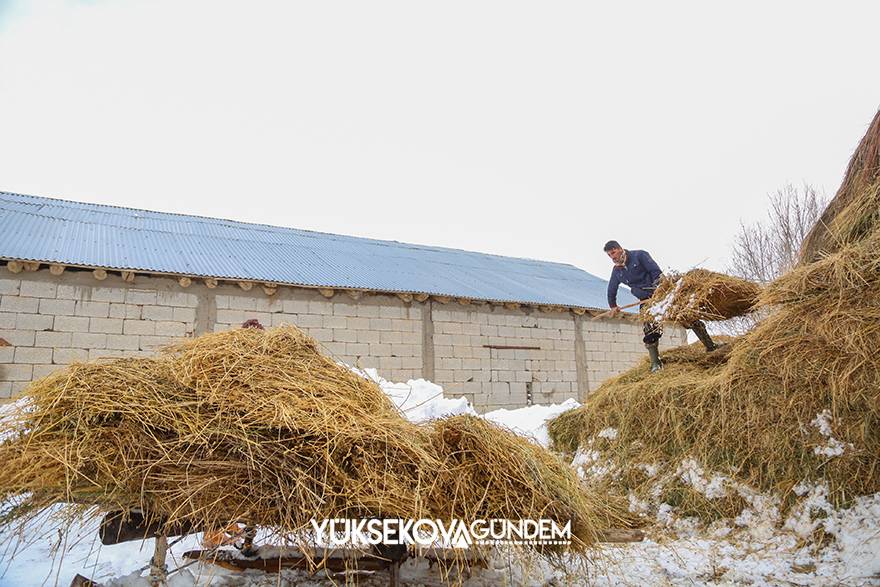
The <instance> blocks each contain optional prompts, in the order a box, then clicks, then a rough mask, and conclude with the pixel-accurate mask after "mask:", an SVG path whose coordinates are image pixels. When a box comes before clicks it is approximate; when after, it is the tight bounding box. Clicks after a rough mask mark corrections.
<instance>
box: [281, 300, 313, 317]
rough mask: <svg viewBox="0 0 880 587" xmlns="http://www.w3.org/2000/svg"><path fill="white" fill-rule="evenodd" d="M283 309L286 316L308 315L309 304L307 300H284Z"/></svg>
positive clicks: (282, 302)
mask: <svg viewBox="0 0 880 587" xmlns="http://www.w3.org/2000/svg"><path fill="white" fill-rule="evenodd" d="M281 308H282V309H283V310H284V313H285V314H308V313H309V303H308V302H307V301H305V300H282V301H281Z"/></svg>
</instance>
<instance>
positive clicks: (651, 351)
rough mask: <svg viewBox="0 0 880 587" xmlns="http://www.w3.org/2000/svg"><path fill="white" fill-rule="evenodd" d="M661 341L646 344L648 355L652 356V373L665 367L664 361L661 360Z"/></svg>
mask: <svg viewBox="0 0 880 587" xmlns="http://www.w3.org/2000/svg"><path fill="white" fill-rule="evenodd" d="M659 346H660V343H657V342H655V343H652V344H646V345H645V348H647V349H648V356H649V357H651V373H656V372H657V371H659V370H660V369H662V368H663V362H662V361H660V348H659Z"/></svg>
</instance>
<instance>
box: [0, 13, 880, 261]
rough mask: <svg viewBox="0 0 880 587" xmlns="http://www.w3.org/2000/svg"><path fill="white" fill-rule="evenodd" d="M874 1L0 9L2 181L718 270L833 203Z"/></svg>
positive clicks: (101, 198) (870, 67)
mask: <svg viewBox="0 0 880 587" xmlns="http://www.w3.org/2000/svg"><path fill="white" fill-rule="evenodd" d="M877 22H880V2H874V1H870V2H869V1H865V2H803V1H798V2H766V1H762V2H753V3H752V2H736V3H726V4H725V5H724V6H722V5H721V3H717V2H702V1H701V2H616V3H612V2H595V3H589V2H549V1H548V2H515V1H511V0H503V1H498V2H489V1H480V0H468V1H466V2H457V1H451V0H445V1H443V2H431V3H428V2H417V1H414V0H405V1H400V2H384V1H357V2H330V1H313V2H294V1H289V0H286V1H277V2H271V1H263V2H223V1H218V0H210V1H186V2H183V1H179V0H178V1H174V2H172V1H157V0H150V1H146V0H142V1H135V0H112V1H111V0H93V1H81V0H80V1H72V0H66V1H65V0H40V1H34V2H28V1H25V0H0V190H5V191H14V192H19V193H26V194H33V195H42V196H52V197H59V198H67V199H73V200H80V201H86V202H96V203H106V204H116V205H123V206H132V207H139V208H147V209H152V210H161V211H172V212H182V213H191V214H200V215H208V216H218V217H223V218H233V219H237V220H243V221H253V222H264V223H270V224H277V225H283V226H293V227H297V228H304V229H312V230H321V231H327V232H337V233H343V234H352V235H359V236H366V237H372V238H381V239H390V240H399V241H405V242H414V243H421V244H430V245H441V246H447V247H455V248H463V249H470V250H476V251H484V252H491V253H498V254H503V255H513V256H523V257H531V258H538V259H545V260H552V261H562V262H567V263H572V264H574V265H577V266H579V267H581V268H584V269H586V270H587V271H590V272H592V273H595V274H598V275H600V276H602V277H606V276H607V274H608V270H609V262H608V260H607V258H606V257H605V256H604V254H603V253H602V251H601V246H602V244H603V243H604V241H605V240H607V239H609V238H617V239H618V240H620V241H621V243H623V244H624V246H627V247H629V248H644V249H647V250H649V251H651V252H652V254H653V255H654V257H655V258H656V259H657V260H658V261H659V262H660V264H661V266H663V267H672V268H678V269H687V268H689V267H691V266H694V265H697V264H701V265H702V266H705V267H709V268H723V267H724V265H725V264H726V262H727V258H728V255H729V250H730V245H731V242H732V238H733V235H734V234H735V233H736V231H737V228H738V223H739V221H740V219H743V220H745V221H747V222H748V221H753V220H755V219H757V218H760V217H762V216H763V214H764V211H765V208H766V197H767V193H768V192H771V191H773V190H775V189H776V188H778V187H781V186H782V185H784V184H785V183H786V182H794V183H797V184H799V183H802V182H808V183H811V184H813V185H815V186H817V187H819V188H822V189H824V190H825V191H826V192H827V193H828V194H833V192H834V191H835V190H836V188H837V185H838V184H839V182H840V178H841V176H842V173H843V170H844V167H845V165H846V162H847V161H848V158H849V156H850V154H851V153H852V150H853V148H854V147H855V145H856V143H857V142H858V140H859V139H860V138H861V136H862V134H863V132H864V130H865V128H866V127H867V124H868V123H869V122H870V120H871V118H872V116H873V115H874V112H875V111H876V109H877V107H878V105H880V76H878V75H877V71H878V50H880V49H878V40H877V28H876V27H877Z"/></svg>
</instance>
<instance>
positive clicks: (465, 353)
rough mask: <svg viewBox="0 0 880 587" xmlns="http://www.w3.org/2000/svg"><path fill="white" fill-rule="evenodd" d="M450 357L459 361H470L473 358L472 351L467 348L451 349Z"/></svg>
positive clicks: (456, 347)
mask: <svg viewBox="0 0 880 587" xmlns="http://www.w3.org/2000/svg"><path fill="white" fill-rule="evenodd" d="M452 356H453V357H457V358H459V359H471V358H473V356H474V349H472V348H471V347H469V346H455V347H452Z"/></svg>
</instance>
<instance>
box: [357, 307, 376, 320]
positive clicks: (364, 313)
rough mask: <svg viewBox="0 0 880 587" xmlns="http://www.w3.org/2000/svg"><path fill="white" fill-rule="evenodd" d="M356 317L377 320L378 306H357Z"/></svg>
mask: <svg viewBox="0 0 880 587" xmlns="http://www.w3.org/2000/svg"><path fill="white" fill-rule="evenodd" d="M357 315H358V317H359V318H378V317H379V306H373V305H366V304H358V307H357Z"/></svg>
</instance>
